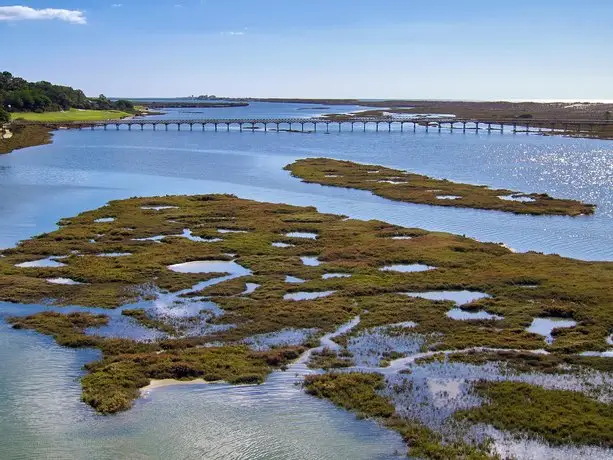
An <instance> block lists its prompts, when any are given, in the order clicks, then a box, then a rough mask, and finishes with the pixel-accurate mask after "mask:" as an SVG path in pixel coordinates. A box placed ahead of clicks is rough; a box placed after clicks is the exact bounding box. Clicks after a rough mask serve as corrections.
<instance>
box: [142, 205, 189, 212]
mask: <svg viewBox="0 0 613 460" xmlns="http://www.w3.org/2000/svg"><path fill="white" fill-rule="evenodd" d="M140 208H141V209H148V210H152V211H163V210H164V209H179V208H178V207H177V206H141V207H140Z"/></svg>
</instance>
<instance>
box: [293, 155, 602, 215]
mask: <svg viewBox="0 0 613 460" xmlns="http://www.w3.org/2000/svg"><path fill="white" fill-rule="evenodd" d="M285 169H286V170H288V171H290V172H291V173H292V175H293V176H295V177H298V178H300V179H302V180H303V182H311V183H317V184H322V185H330V186H333V187H346V188H355V189H360V190H368V191H370V192H372V193H373V194H374V195H378V196H381V197H383V198H388V199H390V200H396V201H405V202H408V203H419V204H429V205H434V206H454V207H462V208H476V209H489V210H496V211H506V212H513V213H516V214H537V215H540V214H546V215H568V216H578V215H584V214H593V213H594V209H595V206H594V205H591V204H584V203H581V202H580V201H576V200H566V199H558V198H552V197H550V196H549V195H547V194H544V193H522V192H515V191H512V190H506V189H491V188H488V187H485V186H480V185H471V184H462V183H458V182H452V181H449V180H446V179H434V178H431V177H428V176H424V175H421V174H413V173H408V172H406V171H402V170H399V169H392V168H386V167H383V166H378V165H367V164H359V163H354V162H351V161H340V160H333V159H330V158H307V159H301V160H297V161H295V162H294V163H292V164H289V165H287V166H286V167H285ZM508 195H512V196H519V197H525V198H529V199H531V200H533V201H531V202H521V201H512V200H503V199H501V198H499V197H500V196H508ZM438 196H457V197H459V198H457V199H451V200H450V199H440V198H437V197H438Z"/></svg>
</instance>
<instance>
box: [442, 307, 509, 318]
mask: <svg viewBox="0 0 613 460" xmlns="http://www.w3.org/2000/svg"><path fill="white" fill-rule="evenodd" d="M445 315H447V316H448V317H449V318H451V319H456V320H459V321H470V320H478V319H491V320H501V319H504V318H503V317H502V316H498V315H494V314H492V313H488V312H486V311H484V310H479V311H467V310H462V309H461V308H452V309H451V310H449V311H448V312H447V313H445Z"/></svg>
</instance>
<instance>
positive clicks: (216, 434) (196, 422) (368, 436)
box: [0, 305, 406, 460]
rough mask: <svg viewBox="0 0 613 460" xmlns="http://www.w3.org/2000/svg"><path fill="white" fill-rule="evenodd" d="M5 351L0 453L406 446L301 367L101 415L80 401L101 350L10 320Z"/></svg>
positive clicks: (379, 451)
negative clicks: (298, 376) (313, 385)
mask: <svg viewBox="0 0 613 460" xmlns="http://www.w3.org/2000/svg"><path fill="white" fill-rule="evenodd" d="M2 307H3V309H5V308H6V305H3V306H2ZM13 313H16V312H13ZM0 350H1V352H0V353H1V354H2V360H1V361H0V363H1V364H0V369H1V370H2V372H0V399H1V400H2V404H1V405H0V426H1V427H2V436H0V452H2V458H7V459H8V458H62V459H83V458H92V459H105V460H106V459H117V458H130V459H154V458H156V459H168V458H182V459H202V458H206V459H247V458H249V459H270V458H274V459H313V460H318V459H324V458H326V459H328V458H329V459H332V458H334V459H336V458H340V459H353V458H355V459H364V460H367V459H389V458H403V457H404V455H405V454H406V449H405V447H404V444H403V443H402V441H401V439H400V436H398V435H396V434H395V433H392V432H390V431H387V430H384V429H382V428H381V427H379V426H378V425H376V424H375V423H374V422H369V421H360V420H357V419H356V418H355V416H353V415H352V414H349V413H347V412H344V411H342V410H339V409H336V408H334V407H333V406H332V405H331V404H329V403H328V402H326V401H323V400H318V399H315V398H312V397H310V396H307V395H306V394H304V393H303V392H302V390H301V389H300V388H299V387H296V386H294V385H293V382H294V381H295V377H294V374H293V373H289V372H287V373H283V372H278V373H274V374H273V375H271V377H270V378H269V379H268V380H267V382H266V383H265V384H263V385H260V386H230V385H223V384H215V385H202V386H199V385H196V386H189V385H186V386H176V387H167V388H163V389H158V390H155V391H152V392H151V393H149V394H148V395H147V397H146V398H145V399H144V400H138V401H137V403H136V405H135V407H134V408H133V409H132V410H130V411H128V412H125V413H121V414H118V415H115V416H111V417H101V416H97V415H95V414H94V413H93V411H92V410H91V409H90V408H89V407H88V406H86V405H85V404H83V403H82V402H81V401H80V393H81V390H80V385H79V382H78V377H79V376H80V375H81V367H82V366H83V364H85V363H86V362H89V361H92V360H94V359H97V357H98V353H97V352H95V351H93V350H74V349H70V348H62V347H58V346H57V345H55V344H54V342H53V340H52V339H51V338H50V337H46V336H42V335H40V334H36V333H33V332H30V331H17V332H16V331H12V330H10V329H9V326H8V325H7V324H6V323H4V322H0ZM24 362H27V366H24ZM17 369H18V370H19V372H15V370H17ZM9 370H11V371H10V372H9Z"/></svg>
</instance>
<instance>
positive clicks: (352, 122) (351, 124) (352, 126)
mask: <svg viewBox="0 0 613 460" xmlns="http://www.w3.org/2000/svg"><path fill="white" fill-rule="evenodd" d="M351 132H353V121H352V122H351Z"/></svg>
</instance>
